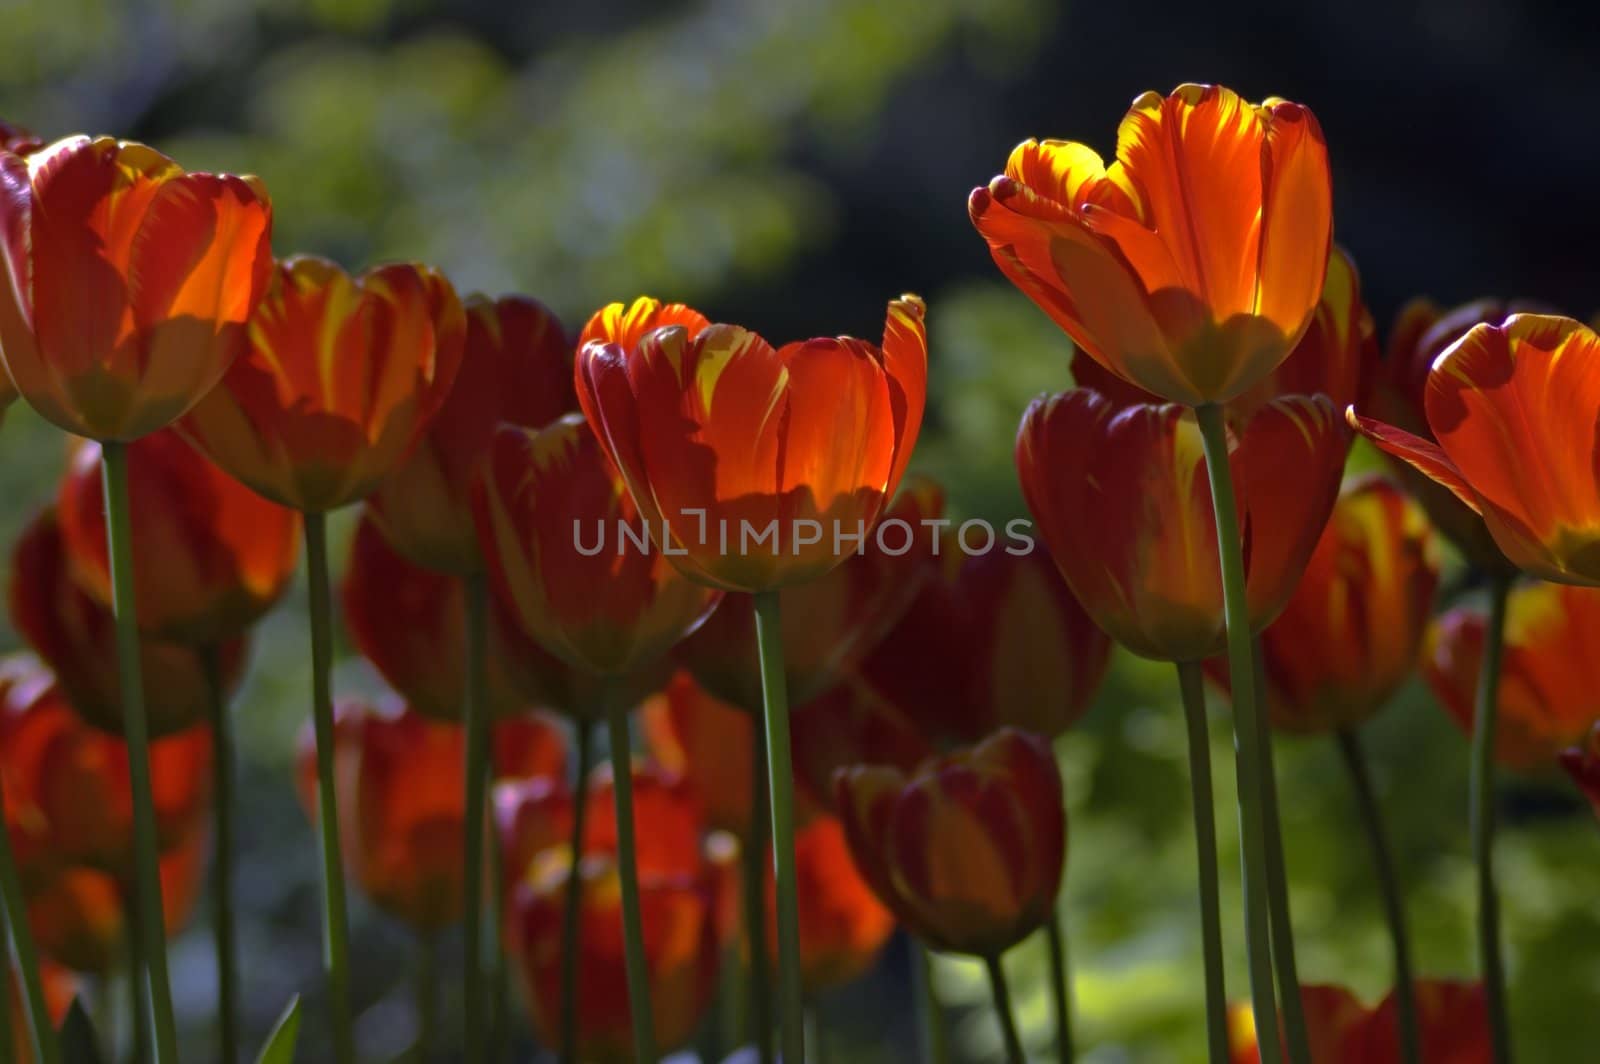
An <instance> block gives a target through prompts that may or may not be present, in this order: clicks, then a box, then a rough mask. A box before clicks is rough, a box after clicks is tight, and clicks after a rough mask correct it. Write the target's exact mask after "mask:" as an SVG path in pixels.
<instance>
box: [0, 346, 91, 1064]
mask: <svg viewBox="0 0 1600 1064" xmlns="http://www.w3.org/2000/svg"><path fill="white" fill-rule="evenodd" d="M3 376H4V374H0V377H3ZM39 967H40V972H39V976H40V979H39V981H40V984H41V987H40V989H41V992H42V993H43V996H44V1006H45V1017H46V1019H47V1020H48V1022H49V1024H50V1026H51V1027H52V1028H59V1027H60V1026H61V1024H62V1022H63V1021H64V1020H65V1019H66V1015H67V1010H68V1009H70V1008H71V1007H72V1002H73V1000H74V999H75V998H76V997H77V996H78V981H77V979H75V978H73V975H72V973H71V972H70V971H68V970H67V969H66V968H63V967H62V966H61V965H59V964H56V963H54V962H52V961H44V962H42V963H41V964H40V966H39ZM12 975H13V977H14V976H15V975H16V968H15V966H13V967H12ZM9 996H10V999H11V1000H10V1003H9V1004H8V1005H4V1006H0V1007H4V1008H9V1009H10V1010H11V1025H10V1027H9V1028H8V1030H10V1032H11V1035H10V1038H11V1052H12V1054H13V1058H14V1059H15V1060H16V1061H17V1064H34V1062H35V1061H37V1060H38V1057H36V1056H35V1055H34V1051H33V1043H32V1042H31V1041H30V1040H29V1025H30V1023H31V1020H30V1019H29V1016H28V1013H27V1012H26V1006H27V1003H26V1002H25V1001H24V1000H23V999H22V998H21V997H20V996H19V995H18V993H17V984H16V981H15V978H13V980H12V982H11V989H10V994H9Z"/></svg>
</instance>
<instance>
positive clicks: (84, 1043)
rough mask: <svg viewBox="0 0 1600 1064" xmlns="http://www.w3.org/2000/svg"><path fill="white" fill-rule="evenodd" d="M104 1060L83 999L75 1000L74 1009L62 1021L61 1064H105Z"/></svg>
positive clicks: (73, 1000) (70, 1009) (73, 1001)
mask: <svg viewBox="0 0 1600 1064" xmlns="http://www.w3.org/2000/svg"><path fill="white" fill-rule="evenodd" d="M104 1060H105V1058H104V1057H102V1056H101V1055H100V1038H99V1036H98V1035H96V1034H95V1030H94V1022H93V1021H92V1020H90V1019H89V1013H88V1011H87V1010H85V1009H84V1007H83V998H81V997H76V998H73V999H72V1007H71V1008H69V1009H67V1015H66V1016H65V1017H64V1018H63V1019H62V1021H61V1064H104Z"/></svg>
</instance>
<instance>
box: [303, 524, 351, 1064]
mask: <svg viewBox="0 0 1600 1064" xmlns="http://www.w3.org/2000/svg"><path fill="white" fill-rule="evenodd" d="M303 516H304V519H305V528H306V572H307V578H308V582H309V583H310V585H311V696H312V697H311V721H312V726H313V728H314V729H315V731H316V739H317V816H318V819H319V822H320V824H321V835H322V934H323V939H322V947H323V948H322V963H323V967H324V968H325V969H326V971H327V973H328V1007H329V1011H330V1013H331V1016H330V1019H331V1021H332V1024H333V1045H334V1059H336V1060H337V1061H338V1062H339V1064H353V1061H354V1060H355V1032H354V1029H353V1028H352V1027H351V1023H350V947H349V938H350V931H349V923H348V921H349V916H348V914H347V912H346V908H345V892H344V865H343V863H342V859H341V853H342V851H341V849H340V846H339V795H338V792H337V790H335V783H334V735H333V689H332V676H331V672H332V668H333V613H332V607H331V595H330V594H329V588H328V525H327V518H326V516H325V515H323V514H321V513H309V512H308V513H306V514H304V515H303Z"/></svg>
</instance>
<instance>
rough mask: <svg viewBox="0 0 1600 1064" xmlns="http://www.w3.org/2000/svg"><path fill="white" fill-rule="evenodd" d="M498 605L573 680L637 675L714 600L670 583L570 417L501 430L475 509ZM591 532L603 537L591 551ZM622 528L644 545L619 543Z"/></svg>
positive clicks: (609, 472)
mask: <svg viewBox="0 0 1600 1064" xmlns="http://www.w3.org/2000/svg"><path fill="white" fill-rule="evenodd" d="M475 512H476V519H477V527H478V535H479V538H480V540H481V541H482V545H483V551H484V555H485V556H486V557H487V558H488V560H489V574H490V582H491V584H492V586H493V588H494V591H495V594H497V595H499V596H500V598H501V600H502V601H503V602H505V603H506V605H507V606H509V607H510V608H511V611H512V613H513V614H514V615H515V616H516V617H517V619H518V621H519V622H520V623H521V625H522V628H523V630H524V631H525V632H527V633H528V634H529V635H531V636H533V638H535V639H536V640H538V641H539V643H541V644H542V645H543V646H544V647H545V648H546V649H547V650H549V651H551V652H552V653H554V654H555V655H556V656H557V657H560V658H561V659H562V660H564V661H566V662H567V663H568V664H570V665H572V666H573V667H575V668H578V669H583V670H587V671H589V672H596V673H603V674H618V673H624V672H628V671H630V670H634V669H637V668H638V667H640V666H642V665H644V664H647V663H649V662H650V661H652V660H653V659H655V658H658V657H660V656H661V655H662V654H664V653H665V652H666V651H667V649H668V648H669V647H671V646H672V644H674V643H676V642H677V641H678V640H679V639H682V638H683V636H684V635H686V634H687V633H688V632H691V631H693V630H694V628H695V626H696V625H698V624H699V623H700V622H701V621H702V620H703V619H704V618H705V616H706V614H707V613H708V612H710V610H711V609H712V608H713V607H714V606H715V605H716V603H717V601H718V599H719V598H720V595H719V594H718V593H716V592H713V591H710V590H708V589H706V588H703V587H701V586H699V585H697V584H694V583H691V582H690V581H689V580H688V579H686V578H685V577H683V576H682V575H681V574H679V573H678V572H677V570H675V569H674V568H673V567H672V566H671V565H670V564H668V562H667V559H666V558H665V557H663V556H662V555H661V554H660V553H658V552H657V551H656V550H655V549H653V548H649V549H646V548H645V547H642V546H640V545H639V544H642V543H643V542H644V538H643V537H644V536H646V535H648V534H649V533H648V531H647V530H646V529H645V528H644V525H643V521H642V519H641V517H640V515H639V513H638V511H637V510H636V509H635V508H634V505H633V502H632V500H630V499H629V497H628V493H627V491H626V490H625V489H624V488H623V483H622V478H621V477H620V476H619V475H618V474H617V471H616V470H615V469H614V468H613V467H612V465H611V464H610V463H609V462H608V461H607V460H606V457H605V454H604V452H603V451H602V449H601V446H600V443H599V441H598V440H596V439H595V436H594V434H593V433H592V432H590V431H589V429H588V427H587V426H586V425H585V424H584V421H583V418H582V417H580V416H579V415H577V414H569V415H568V416H566V417H563V418H561V419H559V420H557V421H555V422H552V423H551V424H550V425H548V426H547V427H545V428H544V429H541V430H538V431H529V430H527V429H523V428H518V427H516V426H509V425H505V426H501V427H500V429H499V430H498V431H497V432H496V433H495V436H494V442H493V445H492V447H491V450H490V456H489V468H488V472H487V474H486V476H485V479H484V488H483V490H482V491H481V492H479V494H478V498H477V502H476V507H475ZM597 526H598V529H599V530H601V531H603V533H604V534H605V535H606V536H607V537H608V539H607V540H606V542H604V543H602V544H601V545H600V547H599V549H597V550H591V549H590V548H589V545H590V544H591V543H592V540H591V539H589V538H588V537H591V536H594V535H595V534H596V531H597ZM624 528H626V529H627V530H629V531H630V532H632V533H636V534H638V536H639V537H640V538H639V539H638V540H637V541H636V543H635V544H634V545H629V544H628V543H626V542H624V541H623V540H624V539H625V537H624V532H623V529H624Z"/></svg>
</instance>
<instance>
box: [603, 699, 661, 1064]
mask: <svg viewBox="0 0 1600 1064" xmlns="http://www.w3.org/2000/svg"><path fill="white" fill-rule="evenodd" d="M606 727H607V728H608V729H609V733H610V735H609V737H610V741H611V774H612V796H613V798H614V799H615V801H616V809H617V876H618V878H619V879H620V880H621V881H622V934H623V945H624V947H625V948H624V953H625V957H624V959H625V960H626V962H627V971H628V1013H629V1015H630V1016H632V1018H633V1055H634V1059H635V1060H639V1061H649V1062H652V1064H653V1062H654V1061H655V1059H656V1037H655V1030H656V1028H655V1020H654V1017H653V1016H652V1014H651V1012H650V960H649V958H648V957H646V956H645V952H644V920H643V918H642V917H641V916H640V913H639V862H638V860H637V859H636V850H635V842H634V824H633V744H632V742H631V741H630V740H629V738H628V714H627V711H626V710H625V709H611V710H610V711H609V712H607V714H606Z"/></svg>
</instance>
